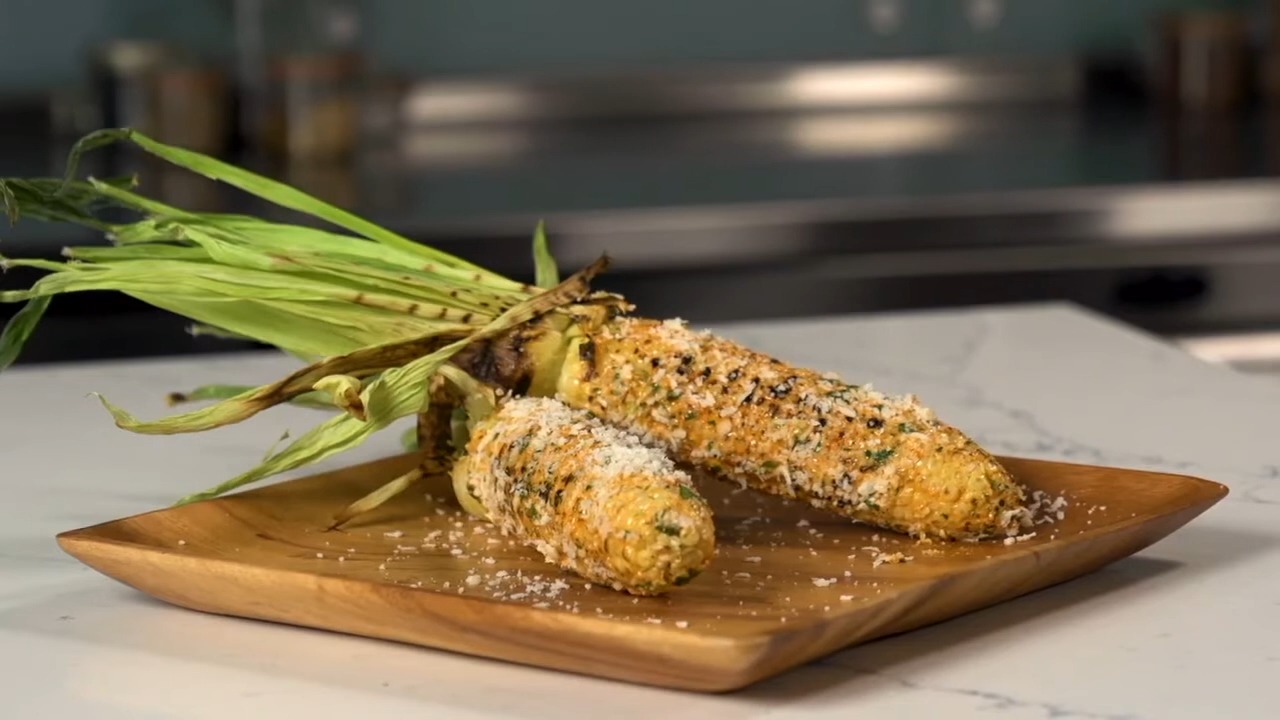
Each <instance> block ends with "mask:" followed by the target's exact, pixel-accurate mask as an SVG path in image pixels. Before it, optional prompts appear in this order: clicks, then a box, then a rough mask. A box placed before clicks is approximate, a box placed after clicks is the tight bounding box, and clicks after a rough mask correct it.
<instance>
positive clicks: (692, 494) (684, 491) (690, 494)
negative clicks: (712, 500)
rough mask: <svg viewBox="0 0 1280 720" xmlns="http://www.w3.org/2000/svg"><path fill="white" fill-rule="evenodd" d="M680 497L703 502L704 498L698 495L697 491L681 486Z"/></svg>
mask: <svg viewBox="0 0 1280 720" xmlns="http://www.w3.org/2000/svg"><path fill="white" fill-rule="evenodd" d="M680 497H682V498H684V499H685V500H701V499H702V496H701V495H699V494H698V491H697V490H694V489H693V488H691V487H688V486H686V485H681V486H680Z"/></svg>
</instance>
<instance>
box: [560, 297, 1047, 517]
mask: <svg viewBox="0 0 1280 720" xmlns="http://www.w3.org/2000/svg"><path fill="white" fill-rule="evenodd" d="M559 390H560V393H561V396H562V397H563V398H564V399H565V400H566V402H568V403H569V404H571V405H574V406H575V407H585V408H587V409H589V410H591V411H592V412H593V413H595V414H597V415H598V416H600V417H602V418H604V419H605V420H607V421H608V422H610V423H612V424H615V425H618V426H620V427H624V428H627V429H630V430H632V431H633V432H636V433H637V434H639V435H641V436H642V438H644V439H645V441H646V442H650V443H653V444H655V445H658V446H661V447H665V448H668V449H669V450H670V451H671V453H672V454H673V455H674V456H675V457H676V458H677V459H678V460H680V461H682V462H687V463H690V464H693V465H696V466H699V467H702V468H705V469H708V470H710V471H713V472H715V473H717V474H719V475H720V476H722V477H727V478H730V479H733V480H736V481H738V482H741V483H743V484H744V485H749V486H751V487H754V488H757V489H760V490H763V491H766V492H769V493H774V494H777V495H781V496H785V497H794V498H800V499H803V500H805V501H808V502H809V503H811V504H813V505H815V506H817V507H820V508H823V509H826V510H830V511H834V512H837V513H839V514H842V515H844V516H847V517H850V518H854V519H857V520H861V521H864V522H867V523H870V524H874V525H877V526H880V527H884V528H889V529H893V530H897V531H900V532H904V533H909V534H912V535H916V536H925V537H937V538H947V539H960V538H978V537H985V536H1004V535H1010V534H1016V533H1017V532H1019V529H1020V526H1021V521H1022V519H1023V518H1024V517H1025V515H1026V512H1025V510H1024V509H1023V504H1024V495H1023V491H1022V489H1021V488H1020V487H1019V485H1018V484H1017V483H1015V482H1014V481H1013V479H1012V478H1011V477H1010V476H1009V474H1008V472H1007V471H1005V469H1004V468H1002V467H1001V466H1000V465H999V464H998V463H997V462H996V461H995V459H994V458H992V457H991V456H990V455H989V454H988V453H986V452H985V451H983V450H982V449H981V448H980V447H978V446H977V445H976V444H975V443H974V442H973V441H972V440H970V439H969V438H968V437H966V436H965V435H964V434H963V433H961V432H960V431H959V430H957V429H955V428H953V427H951V426H949V425H947V424H945V423H943V422H941V421H940V420H938V419H937V418H936V417H935V416H934V414H933V413H932V412H931V411H930V410H929V409H928V408H926V407H925V406H923V405H921V404H920V403H919V402H917V401H916V400H915V398H913V397H910V396H901V397H894V396H888V395H885V394H882V393H879V392H876V391H874V390H872V389H870V388H868V387H859V386H857V385H850V384H847V383H845V382H843V381H841V380H839V379H837V378H834V377H832V376H827V375H820V374H819V373H817V372H814V371H812V370H806V369H803V368H796V367H792V366H790V365H787V364H785V363H783V362H781V361H779V360H777V359H774V358H770V357H768V356H766V355H763V354H760V353H757V352H753V351H751V350H749V349H747V348H744V347H742V346H741V345H738V344H736V343H733V342H731V341H729V340H726V339H724V338H719V337H716V336H714V335H712V334H710V333H706V332H694V331H692V330H690V329H688V328H687V327H686V326H685V325H684V324H683V323H681V322H679V321H673V320H668V321H654V320H647V319H639V318H619V319H616V320H613V321H611V322H609V323H607V324H606V325H605V326H604V327H603V328H602V329H601V331H600V332H597V333H593V334H592V336H591V338H590V340H589V341H586V342H583V343H582V344H581V345H580V346H579V347H578V348H577V349H576V350H575V351H574V352H571V353H570V354H569V362H568V363H567V364H566V366H565V368H564V373H563V374H562V376H561V382H560V388H559Z"/></svg>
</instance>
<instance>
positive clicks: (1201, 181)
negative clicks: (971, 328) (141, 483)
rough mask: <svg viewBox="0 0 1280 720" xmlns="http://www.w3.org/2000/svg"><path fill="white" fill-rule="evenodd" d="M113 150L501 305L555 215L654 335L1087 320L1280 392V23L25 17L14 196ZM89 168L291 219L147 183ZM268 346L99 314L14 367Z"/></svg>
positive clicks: (59, 328)
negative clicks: (431, 249)
mask: <svg viewBox="0 0 1280 720" xmlns="http://www.w3.org/2000/svg"><path fill="white" fill-rule="evenodd" d="M104 125H111V126H123V125H128V126H132V127H137V128H140V129H144V130H146V131H148V132H150V133H152V134H154V135H156V136H158V137H160V138H161V139H164V140H167V141H170V142H174V143H179V144H184V145H188V146H190V147H194V148H197V149H200V150H202V151H205V152H210V153H215V154H217V155H220V156H223V157H226V158H229V159H231V160H232V161H234V162H236V163H239V164H243V165H246V166H249V167H253V168H255V169H258V170H260V171H263V172H267V173H270V174H272V175H274V176H277V177H280V178H282V179H285V180H287V181H289V182H291V183H294V184H297V185H299V186H301V187H304V188H306V189H308V190H309V191H311V192H314V193H316V194H318V195H320V196H321V197H324V198H325V199H328V200H330V201H334V202H337V203H341V204H343V205H345V206H348V207H350V208H352V209H354V210H355V211H357V212H359V213H361V214H364V215H366V216H367V217H369V218H370V219H372V220H374V221H376V222H378V223H381V224H384V225H386V226H388V227H390V228H392V229H394V230H397V231H399V232H401V233H404V234H406V235H409V236H411V237H413V238H415V239H418V240H420V241H422V242H425V243H430V244H433V245H438V246H441V247H443V248H445V249H447V250H449V251H451V252H455V253H457V254H460V255H463V256H465V257H468V258H470V259H473V260H476V261H478V262H480V263H482V264H485V265H488V266H491V267H493V268H495V269H497V270H500V271H503V272H507V273H512V274H518V275H522V276H528V275H530V274H531V271H532V263H531V261H530V259H529V237H530V233H531V231H532V229H533V227H534V224H535V223H536V222H537V220H539V219H545V220H546V221H547V223H548V227H549V230H550V233H551V236H552V245H553V251H554V252H555V254H556V255H557V257H558V258H559V259H560V261H561V265H562V268H564V269H568V270H572V269H576V268H577V267H578V266H580V265H582V264H584V263H586V262H588V261H590V260H592V259H594V258H595V257H597V256H598V255H600V254H601V253H604V252H608V253H609V254H610V255H611V256H613V258H614V260H615V263H614V268H613V270H612V271H611V272H610V273H609V275H608V276H607V277H606V278H604V279H603V280H602V282H601V285H602V286H603V287H606V288H609V289H615V290H618V291H621V292H624V293H626V294H627V295H628V296H630V297H631V299H632V300H633V301H635V302H636V303H637V304H638V305H639V306H640V309H641V310H642V311H643V312H645V313H646V314H651V315H659V316H666V315H679V316H682V317H685V318H688V319H690V320H693V321H695V322H699V323H716V322H725V321H732V320H743V319H760V318H780V317H790V316H801V315H815V314H828V313H846V312H865V311H885V310H903V309H918V308H939V307H949V306H965V305H975V304H987V303H1003V302H1027V301H1053V300H1061V301H1072V302H1075V303H1078V304H1080V305H1083V306H1086V307H1089V308H1093V309H1095V310H1096V311H1098V312H1100V313H1104V314H1106V315H1109V316H1113V317H1116V318H1120V319H1122V320H1125V321H1128V322H1131V323H1135V324H1137V325H1138V326H1140V327H1142V328H1145V329H1147V330H1149V331H1151V332H1154V333H1158V334H1160V335H1162V336H1165V337H1167V338H1170V339H1171V340H1174V341H1176V342H1180V343H1184V344H1185V345H1186V346H1187V347H1188V348H1189V349H1191V350H1192V351H1194V352H1196V353H1198V354H1201V355H1202V356H1204V357H1206V358H1211V359H1213V360H1215V361H1222V362H1228V363H1231V364H1233V365H1235V366H1237V367H1241V368H1243V369H1246V370H1250V371H1258V372H1276V373H1277V374H1278V375H1280V2H1274V3H1273V2H1265V1H1262V0H1254V1H1246V0H1239V1H1235V2H1230V1H1218V2H1214V1H1211V0H1199V1H1195V0H753V1H752V2H738V1H735V0H698V1H697V2H686V1H684V0H651V1H650V2H644V3H621V2H600V1H599V0H539V1H538V2H527V1H525V0H426V1H419V0H364V1H356V0H347V1H345V2H340V1H337V0H324V1H316V2H308V1H307V0H219V1H214V0H0V129H2V130H3V132H0V176H28V175H52V174H60V173H61V172H62V170H63V163H64V160H65V157H66V152H67V150H68V148H69V146H70V143H71V142H73V141H74V139H75V138H76V137H77V136H78V135H80V134H81V133H84V132H87V131H89V130H93V129H96V128H98V127H101V126H104ZM84 170H85V172H92V173H94V174H96V175H100V176H101V175H108V174H116V173H120V172H127V171H134V170H136V171H138V172H140V173H141V175H142V180H143V183H144V184H143V190H144V191H146V192H149V193H154V194H156V195H158V196H160V197H161V198H163V199H166V200H168V201H170V202H173V203H177V204H183V205H189V206H193V207H199V208H202V209H219V210H223V211H233V212H251V213H264V212H268V211H267V210H266V209H265V208H262V207H260V206H259V205H257V204H255V203H253V202H250V201H249V200H248V199H247V198H246V197H245V196H243V195H239V194H237V193H234V192H228V191H227V190H226V189H225V188H219V187H215V186H213V185H212V184H210V183H208V182H206V181H204V180H201V179H197V178H194V177H192V176H190V175H187V174H183V173H181V172H175V171H173V170H170V169H168V168H165V167H162V166H158V165H155V164H151V163H148V162H146V161H144V160H143V159H141V158H139V157H137V156H135V155H130V154H128V153H125V152H115V151H112V152H99V153H95V154H94V155H93V156H91V161H90V162H89V163H88V164H87V165H86V166H85V168H84ZM97 242H102V240H101V238H97V237H94V236H93V235H92V234H89V233H87V232H80V231H77V230H75V229H74V228H70V227H63V226H56V225H40V224H35V223H30V222H23V223H19V224H18V225H17V226H15V227H4V228H2V229H0V252H3V253H4V254H6V255H11V256H32V255H47V256H49V257H55V256H57V254H58V251H59V250H60V248H61V247H63V246H65V245H69V244H85V243H97ZM31 280H32V276H30V275H27V274H23V273H20V272H17V271H14V272H10V273H8V274H7V275H5V276H4V277H3V278H2V279H0V284H2V285H3V286H4V287H16V286H19V285H25V284H27V283H29V282H30V281H31ZM14 310H16V307H13V306H7V307H0V321H3V320H4V319H5V318H6V317H7V316H8V315H11V314H12V312H13V311H14ZM241 348H242V346H240V345H236V344H233V343H229V342H226V341H220V340H212V339H207V338H192V337H190V336H189V335H187V334H186V332H185V323H183V322H182V321H180V320H177V319H174V318H171V317H168V316H166V315H165V314H163V313H160V312H156V311H152V310H150V309H148V308H147V307H146V306H143V305H141V304H140V303H136V302H132V301H129V300H127V299H124V298H120V297H116V296H99V295H85V296H83V297H75V298H59V299H58V300H56V301H55V302H54V303H53V307H52V309H51V311H50V315H49V316H48V318H47V320H46V324H45V325H44V326H43V327H42V328H41V330H39V331H38V332H37V333H36V335H35V337H34V338H33V340H32V342H31V343H30V344H29V346H28V352H27V354H26V355H25V357H24V358H23V360H22V362H28V363H34V362H48V361H71V360H91V359H103V358H111V357H124V356H130V355H145V354H174V353H188V352H214V351H222V350H231V349H241Z"/></svg>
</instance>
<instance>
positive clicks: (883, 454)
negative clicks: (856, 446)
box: [866, 448, 893, 465]
mask: <svg viewBox="0 0 1280 720" xmlns="http://www.w3.org/2000/svg"><path fill="white" fill-rule="evenodd" d="M866 455H867V457H868V458H869V459H870V460H871V462H873V463H875V464H876V465H883V464H884V463H885V461H886V460H888V459H889V458H891V457H893V448H880V449H879V450H867V451H866Z"/></svg>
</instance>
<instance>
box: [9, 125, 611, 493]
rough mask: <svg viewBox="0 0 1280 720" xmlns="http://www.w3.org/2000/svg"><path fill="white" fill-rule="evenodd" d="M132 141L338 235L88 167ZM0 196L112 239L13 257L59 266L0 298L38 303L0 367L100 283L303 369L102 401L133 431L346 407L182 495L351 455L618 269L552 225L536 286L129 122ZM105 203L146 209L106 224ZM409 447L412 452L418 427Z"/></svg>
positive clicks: (540, 252) (542, 242) (13, 211)
mask: <svg viewBox="0 0 1280 720" xmlns="http://www.w3.org/2000/svg"><path fill="white" fill-rule="evenodd" d="M118 142H126V143H130V144H132V145H133V146H135V147H137V148H140V149H142V150H143V151H145V152H147V153H149V154H151V155H153V156H155V157H158V158H160V159H162V160H164V161H166V162H168V163H171V164H173V165H176V166H178V167H180V168H183V169H186V170H189V171H191V172H194V173H197V174H200V175H204V176H205V177H208V178H210V179H213V180H216V181H219V182H223V183H226V184H229V185H232V186H234V187H237V188H239V189H241V190H243V191H245V192H248V193H250V194H252V195H254V196H256V197H258V198H260V199H262V200H266V201H268V202H270V203H272V204H274V205H276V206H278V207H281V208H284V209H287V210H290V211H293V212H295V213H298V214H300V215H302V216H304V217H306V218H308V219H309V221H311V222H312V223H315V222H316V221H319V223H321V224H324V225H328V226H332V229H324V228H321V227H316V226H314V224H307V225H304V224H291V223H286V222H272V221H267V220H262V219H259V218H253V217H247V216H241V215H229V214H221V213H200V212H194V211H189V210H184V209H180V208H175V207H172V206H170V205H167V204H165V203H161V202H159V201H156V200H154V199H151V198H148V197H146V196H144V195H142V194H140V193H139V192H137V188H138V183H137V181H136V179H134V178H129V179H125V180H119V179H113V180H107V181H99V180H95V179H93V178H89V179H86V180H79V179H77V178H75V177H74V175H75V172H76V168H77V167H78V162H79V158H80V156H81V155H82V154H83V153H85V152H89V151H91V150H93V149H94V148H97V147H102V146H104V145H108V144H111V143H118ZM0 201H3V203H4V208H5V213H6V214H7V216H8V217H9V218H10V220H11V221H12V222H16V221H18V220H19V219H23V218H26V219H34V220H42V221H50V222H70V223H74V224H77V225H81V226H84V227H88V228H91V229H93V230H96V231H100V232H102V233H103V234H104V235H105V237H106V238H107V239H109V240H110V241H111V244H110V245H106V246H92V247H75V248H67V249H66V250H65V251H64V256H65V258H66V259H65V260H64V261H62V262H51V261H47V260H38V259H21V258H15V259H9V258H4V257H0V268H9V267H29V268H34V269H37V270H42V271H44V272H45V275H44V276H43V277H41V278H40V279H39V280H38V281H37V282H36V283H34V284H33V285H32V286H31V287H30V288H28V289H25V290H11V291H4V292H0V302H5V303H18V302H25V303H26V305H25V306H24V307H23V308H22V309H21V310H20V311H19V312H18V313H17V315H15V316H14V317H13V318H12V320H11V321H10V322H9V323H8V325H7V326H6V327H5V329H4V331H3V334H2V335H0V371H2V370H3V369H4V368H5V367H7V366H8V365H10V364H11V363H12V362H13V361H14V360H15V359H16V358H17V357H18V356H19V354H20V352H21V349H22V347H23V345H24V343H25V342H26V341H27V339H28V338H29V337H31V335H32V333H33V332H34V331H35V330H36V328H37V326H38V324H39V320H40V319H41V317H42V316H43V314H44V312H45V310H46V309H47V308H48V307H49V304H50V302H51V300H52V299H53V298H54V297H55V296H58V295H62V294H66V293H73V292H88V291H102V290H107V291H114V292H120V293H124V294H126V295H129V296H131V297H134V298H136V299H139V300H141V301H143V302H146V303H149V304H151V305H153V306H155V307H158V308H160V309H163V310H166V311H169V312H172V313H175V314H177V315H180V316H183V317H185V318H188V319H190V320H192V321H194V323H195V324H194V326H193V332H196V333H200V334H210V335H217V336H225V337H233V338H239V339H249V340H254V341H257V342H261V343H265V344H267V345H270V346H274V347H277V348H279V349H281V350H282V351H284V352H287V353H290V354H292V355H294V356H295V357H297V358H299V359H302V360H303V362H305V363H306V364H305V366H303V367H301V368H300V369H298V370H297V371H296V372H294V373H291V374H290V375H289V376H288V377H285V378H282V379H280V380H278V381H276V382H274V383H269V384H267V385H262V386H258V387H253V386H243V385H208V386H203V387H200V388H196V389H195V390H193V391H191V392H188V393H174V394H172V395H171V396H170V398H169V399H170V402H171V403H172V404H177V403H186V402H194V401H213V402H212V404H209V405H206V406H204V407H200V408H198V409H195V410H191V411H187V412H183V413H179V414H177V415H172V416H169V417H165V418H160V419H156V420H140V419H138V418H136V417H134V416H133V415H132V414H130V413H129V412H128V411H126V410H124V409H122V408H119V407H117V406H115V405H113V404H112V403H111V402H110V401H108V400H107V399H106V398H103V397H101V396H99V400H100V401H101V402H102V404H103V406H104V407H105V408H106V409H107V410H108V411H109V412H110V414H111V415H112V417H113V418H114V419H115V422H116V424H117V425H118V426H119V427H121V428H123V429H125V430H128V431H131V432H135V433H143V434H173V433H189V432H201V431H207V430H211V429H215V428H218V427H223V426H226V425H230V424H234V423H239V422H243V421H245V420H248V419H250V418H251V417H253V416H254V415H256V414H258V413H260V412H264V411H266V410H268V409H270V408H272V407H275V406H277V405H280V404H285V403H288V404H293V405H301V406H306V407H312V408H317V409H322V410H328V411H332V412H334V413H335V414H334V415H333V416H332V417H330V418H329V419H328V420H326V421H325V422H323V423H321V424H320V425H318V426H316V427H314V428H312V429H311V430H310V431H309V432H307V433H305V434H304V435H302V436H301V437H298V438H297V439H295V440H293V442H291V443H290V444H289V445H287V446H286V447H284V448H283V449H281V450H279V451H274V450H273V451H272V452H270V453H269V454H268V455H267V457H266V458H264V459H263V461H262V462H261V463H259V464H258V465H256V466H255V467H252V468H250V469H249V470H246V471H245V472H244V473H242V474H240V475H238V476H236V477H234V478H230V479H228V480H227V481H225V482H223V483H221V484H219V485H217V486H216V487H213V488H210V489H208V490H205V491H202V492H198V493H194V494H191V495H188V496H186V497H184V498H182V499H181V500H179V503H186V502H192V501H196V500H202V499H206V498H211V497H215V496H218V495H221V494H223V493H226V492H230V491H232V490H235V489H237V488H240V487H242V486H244V485H247V484H249V483H253V482H257V481H260V480H262V479H264V478H267V477H270V476H273V475H276V474H279V473H283V472H287V471H290V470H293V469H296V468H300V467H303V466H305V465H308V464H311V463H314V462H317V461H319V460H322V459H324V458H327V457H330V456H332V455H334V454H337V453H340V452H344V451H346V450H349V449H351V448H354V447H356V446H357V445H359V444H361V443H362V442H364V441H365V440H366V439H367V438H368V437H370V436H371V435H373V434H374V433H377V432H379V431H381V430H383V429H385V428H386V427H387V426H389V425H391V424H392V423H394V422H395V421H397V420H399V419H401V418H405V417H408V416H413V415H416V414H418V413H420V412H422V411H423V410H424V407H425V404H426V402H427V397H428V387H429V383H430V382H431V379H432V377H433V376H434V375H435V374H436V373H437V372H438V371H439V370H440V368H441V367H442V366H443V365H444V364H445V363H447V362H448V361H449V360H450V358H451V357H453V356H454V355H455V354H456V353H458V352H459V351H460V350H462V349H463V348H465V347H466V346H467V345H469V344H470V343H473V342H476V341H477V340H482V339H485V338H488V337H492V336H495V335H498V334H500V333H502V332H504V331H507V330H509V329H511V328H513V327H516V326H518V325H520V324H522V323H525V322H528V321H529V320H531V319H533V318H535V317H537V316H539V315H542V314H546V313H551V312H556V311H557V309H558V308H561V307H564V306H566V305H569V304H572V303H575V302H579V301H581V300H583V299H584V298H585V297H586V296H587V294H588V293H589V287H588V284H589V281H590V279H591V278H592V277H593V276H594V275H595V274H597V273H598V272H600V271H602V270H603V268H604V265H605V263H604V261H603V259H602V260H601V261H600V262H597V263H596V264H594V265H592V266H590V267H588V268H586V269H585V270H583V271H581V272H579V273H578V274H576V275H574V276H572V277H570V278H568V279H567V280H564V281H563V282H561V281H560V280H559V273H558V271H557V269H556V266H555V261H554V259H553V258H552V256H551V253H550V250H549V248H548V242H547V238H546V234H545V229H544V228H543V226H542V225H541V224H539V226H538V227H537V229H536V231H535V233H534V238H533V253H534V260H535V267H536V283H537V284H536V286H529V285H525V284H522V283H519V282H516V281H514V280H511V279H508V278H506V277H503V276H500V275H497V274H495V273H493V272H491V271H488V270H485V269H484V268H481V267H478V266H475V265H473V264H471V263H468V262H466V261H464V260H462V259H460V258H457V257H454V256H451V255H449V254H447V253H444V252H442V251H440V250H437V249H434V248H430V247H427V246H424V245H420V244H417V243H414V242H413V241H411V240H409V239H407V238H404V237H402V236H399V235H397V234H395V233H392V232H390V231H388V230H386V229H384V228H381V227H378V226H376V225H374V224H373V223H371V222H369V221H367V220H364V219H362V218H359V217H357V216H355V215H353V214H352V213H350V212H347V211H345V210H342V209H340V208H336V207H334V206H332V205H329V204H327V203H325V202H323V201H321V200H319V199H317V198H315V197H312V196H310V195H307V194H306V193H303V192H301V191H299V190H297V189H295V188H291V187H289V186H286V185H284V184H281V183H279V182H276V181H273V180H270V179H267V178H264V177H261V176H258V175H255V174H253V173H251V172H248V171H246V170H243V169H240V168H236V167H234V166H231V165H229V164H227V163H224V162H222V161H219V160H216V159H213V158H210V157H207V156H204V155H201V154H199V153H195V152H192V151H189V150H185V149H182V148H177V147H173V146H169V145H165V144H163V143H160V142H157V141H155V140H153V139H151V138H149V137H147V136H146V135H144V134H142V133H138V132H136V131H131V130H128V129H120V130H104V131H99V132H96V133H92V134H90V135H88V136H86V137H85V138H84V139H82V140H81V141H80V142H79V143H77V145H76V146H75V148H74V149H73V151H72V153H71V157H70V159H69V161H68V169H67V174H66V177H64V178H63V179H60V180H59V179H50V178H36V179H21V178H17V179H10V178H0ZM104 209H111V210H112V211H113V212H115V213H117V214H119V213H121V212H124V213H128V214H131V215H133V216H134V217H132V218H130V219H129V220H128V221H125V222H109V221H107V220H105V219H103V217H102V215H101V211H102V210H104ZM403 441H404V442H405V444H406V446H408V445H409V444H410V440H409V436H408V435H406V436H405V438H403ZM415 477H417V476H415V475H412V474H410V475H407V476H405V478H398V479H397V480H396V481H395V482H394V483H393V484H392V485H391V486H390V487H389V488H388V489H386V490H383V491H380V492H381V494H380V495H375V496H372V497H370V498H366V499H364V500H362V501H360V502H357V503H356V504H354V505H353V506H352V508H355V509H359V508H361V507H364V506H365V505H369V504H371V503H372V504H376V503H377V502H381V501H383V500H384V499H385V497H386V496H387V493H389V492H392V491H393V490H394V491H395V492H399V491H401V490H403V488H404V487H407V486H408V484H410V483H411V482H412V480H413V478H415ZM362 503H363V504H362ZM349 510H350V509H349Z"/></svg>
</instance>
